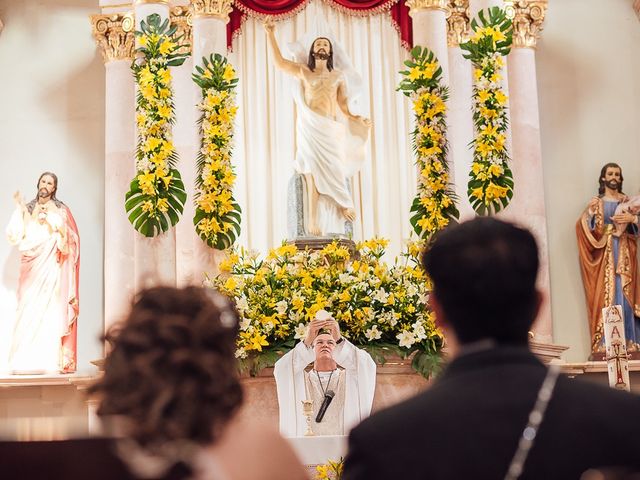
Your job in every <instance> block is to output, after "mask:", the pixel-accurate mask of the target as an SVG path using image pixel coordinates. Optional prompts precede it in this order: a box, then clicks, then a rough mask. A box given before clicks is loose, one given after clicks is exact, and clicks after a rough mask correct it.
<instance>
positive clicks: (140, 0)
mask: <svg viewBox="0 0 640 480" xmlns="http://www.w3.org/2000/svg"><path fill="white" fill-rule="evenodd" d="M134 3H135V4H136V5H144V4H145V3H157V4H159V5H169V0H136V1H135V2H134Z"/></svg>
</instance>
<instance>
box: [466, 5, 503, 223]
mask: <svg viewBox="0 0 640 480" xmlns="http://www.w3.org/2000/svg"><path fill="white" fill-rule="evenodd" d="M487 15H488V18H487ZM478 18H479V21H480V22H479V23H478V21H477V20H476V19H473V21H472V22H471V27H472V28H473V31H474V32H475V34H474V35H473V37H472V38H471V39H470V40H469V41H468V42H466V43H463V44H461V45H460V48H462V49H463V50H465V51H466V52H467V53H466V54H465V55H464V58H468V59H470V60H471V62H472V63H473V66H474V70H473V76H474V85H473V121H474V124H475V138H474V140H473V142H472V145H473V165H472V166H471V172H470V180H469V184H468V190H467V195H468V197H469V202H470V203H471V206H472V207H473V209H474V210H475V211H476V213H478V214H479V215H490V214H492V213H496V212H498V211H500V210H501V209H502V208H505V207H506V206H507V205H508V204H509V202H510V201H511V198H512V197H513V174H512V173H511V169H510V168H509V165H508V162H509V154H508V152H507V149H506V147H505V143H506V140H507V137H506V132H507V128H508V119H507V95H505V93H504V91H503V89H502V83H501V80H502V75H501V71H502V67H503V66H504V61H503V59H502V57H503V56H505V55H507V54H508V53H509V51H510V49H511V43H512V37H513V27H512V23H511V20H510V19H509V18H507V16H506V14H505V12H504V10H502V9H501V8H499V7H492V8H490V9H488V10H481V11H480V12H479V13H478Z"/></svg>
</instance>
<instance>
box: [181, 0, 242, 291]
mask: <svg viewBox="0 0 640 480" xmlns="http://www.w3.org/2000/svg"><path fill="white" fill-rule="evenodd" d="M231 10H232V0H191V13H192V20H191V23H192V42H191V45H192V50H191V53H192V56H191V59H192V63H191V64H190V68H191V70H190V71H189V75H188V76H189V87H188V96H187V97H186V98H188V99H189V102H188V103H189V113H188V114H185V116H188V117H190V118H191V119H192V121H191V124H190V128H186V127H185V128H184V129H180V130H181V132H182V133H183V134H184V135H185V136H187V135H188V140H187V139H186V137H185V140H186V141H187V145H190V151H191V152H192V153H191V155H190V156H188V157H187V156H181V159H180V165H181V168H180V171H181V173H182V175H183V179H184V183H185V187H186V188H187V191H189V192H193V191H194V190H195V183H196V176H197V167H196V156H197V153H198V149H199V148H200V134H199V130H198V127H197V124H196V122H197V120H198V118H199V117H200V112H199V111H198V109H197V108H196V107H195V105H197V104H198V103H200V102H201V100H202V94H201V91H200V88H199V87H198V86H197V85H196V84H195V83H194V82H193V81H191V72H192V71H195V66H196V65H202V57H207V58H208V57H209V56H210V55H211V54H215V53H219V54H222V55H226V53H227V23H228V21H229V13H231ZM185 95H187V88H185ZM194 215H195V204H194V202H193V197H192V196H190V198H189V199H188V201H187V204H186V205H185V213H184V217H185V221H184V222H181V223H180V224H178V228H177V229H176V250H177V252H176V255H177V264H176V271H177V283H178V285H190V284H191V285H200V284H202V281H203V280H204V275H205V274H206V273H210V274H213V273H216V268H217V267H216V265H217V261H216V258H217V256H219V255H220V252H218V251H216V250H214V249H212V248H210V247H208V246H207V244H206V243H204V242H203V241H202V240H201V239H200V237H199V236H198V234H197V233H196V230H195V227H194V225H193V221H192V220H193V217H194ZM187 220H188V221H187Z"/></svg>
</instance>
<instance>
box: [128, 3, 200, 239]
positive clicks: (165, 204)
mask: <svg viewBox="0 0 640 480" xmlns="http://www.w3.org/2000/svg"><path fill="white" fill-rule="evenodd" d="M140 28H141V30H140V31H136V32H135V33H136V36H137V37H138V43H139V47H138V48H137V49H136V52H137V53H138V56H137V58H136V59H135V60H134V62H133V64H132V65H131V69H132V71H133V74H134V77H135V80H136V84H137V87H138V93H137V98H136V128H137V132H138V144H137V148H136V170H137V173H136V176H135V177H134V179H133V180H132V182H131V186H130V189H129V192H127V194H126V197H125V209H126V211H127V214H128V216H129V221H130V222H131V223H132V225H133V227H134V228H135V229H136V230H137V231H139V232H140V233H141V234H143V235H145V236H147V237H154V236H156V235H158V234H159V233H162V232H166V231H167V230H168V229H169V228H170V227H172V226H174V225H175V224H176V223H178V220H179V219H180V215H181V214H182V212H183V208H184V203H185V201H186V199H187V194H186V192H185V189H184V184H183V183H182V179H181V177H180V172H178V170H177V169H176V168H175V164H176V162H177V160H178V157H177V155H176V151H175V147H174V145H173V142H172V136H171V128H172V125H173V123H174V122H175V115H174V111H173V90H172V87H171V70H170V68H169V67H172V66H178V65H181V64H182V63H183V62H184V61H185V59H186V57H187V56H188V54H184V53H179V52H177V50H178V49H181V48H182V47H184V45H182V44H180V43H179V42H180V39H181V37H176V36H175V34H176V31H177V28H176V27H175V26H171V25H170V24H169V20H165V21H164V22H162V21H161V18H160V16H159V15H158V14H153V15H149V17H147V19H146V20H143V21H142V22H141V27H140Z"/></svg>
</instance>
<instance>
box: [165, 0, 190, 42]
mask: <svg viewBox="0 0 640 480" xmlns="http://www.w3.org/2000/svg"><path fill="white" fill-rule="evenodd" d="M169 16H170V18H171V23H172V24H173V25H175V26H176V27H177V29H178V31H177V34H178V36H182V38H183V39H185V40H186V42H187V43H188V44H189V45H188V46H187V47H185V51H184V52H182V49H180V53H187V52H190V51H191V45H192V44H193V36H192V31H193V11H192V10H191V8H189V7H188V6H176V7H173V8H172V9H171V10H170V11H169Z"/></svg>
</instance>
